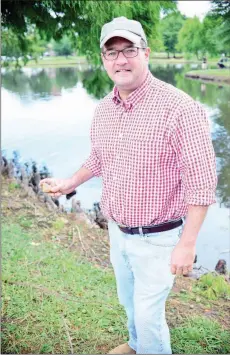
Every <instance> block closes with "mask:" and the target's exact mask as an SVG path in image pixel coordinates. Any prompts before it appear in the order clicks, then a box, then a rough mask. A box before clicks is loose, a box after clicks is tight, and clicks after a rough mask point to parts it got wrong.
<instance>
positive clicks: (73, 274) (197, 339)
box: [2, 216, 230, 354]
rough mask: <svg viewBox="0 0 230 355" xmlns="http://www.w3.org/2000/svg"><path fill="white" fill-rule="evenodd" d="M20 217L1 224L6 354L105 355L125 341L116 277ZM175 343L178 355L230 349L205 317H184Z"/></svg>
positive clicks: (226, 337)
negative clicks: (33, 228)
mask: <svg viewBox="0 0 230 355" xmlns="http://www.w3.org/2000/svg"><path fill="white" fill-rule="evenodd" d="M17 220H18V222H16V221H15V222H14V223H12V221H11V220H10V217H7V218H6V217H3V221H2V222H3V226H2V236H3V238H2V255H3V261H2V294H3V297H2V353H3V354H9V353H13V354H23V353H24V354H25V353H32V354H35V353H37V354H38V353H39V354H43V353H55V354H60V353H62V354H67V353H71V351H73V353H78V354H87V353H88V354H93V353H94V354H96V353H97V354H105V353H107V352H108V350H109V349H111V348H113V347H115V346H117V345H118V344H120V343H123V342H125V341H127V336H128V334H127V329H126V317H125V313H124V310H123V308H122V307H121V306H120V305H119V304H118V300H117V294H116V286H115V280H114V275H113V273H112V272H111V271H110V270H108V269H107V270H105V269H101V268H97V267H95V266H93V265H92V264H90V263H88V262H86V260H85V259H84V258H83V257H81V256H80V255H78V254H76V252H71V251H70V250H69V249H68V248H67V247H64V246H63V245H61V244H60V243H58V242H57V241H56V240H53V239H52V238H51V239H50V240H44V238H43V237H42V236H41V235H40V234H39V232H34V233H33V234H31V233H29V232H28V227H29V226H30V222H31V220H30V219H29V218H26V217H25V216H24V217H23V216H20V217H19V218H18V219H17ZM57 221H58V220H57ZM58 222H59V221H58ZM57 226H58V228H59V227H60V223H57ZM207 284H209V281H204V280H203V283H202V285H207ZM184 296H185V295H184ZM197 297H198V296H197ZM173 298H175V297H173ZM180 302H181V301H180ZM176 315H177V311H176V313H174V314H173V317H174V318H175V317H176ZM174 324H176V321H174ZM171 338H172V347H173V352H174V353H180V354H184V353H185V354H189V353H191V354H198V353H201V354H204V353H223V354H224V353H225V354H226V353H229V352H230V344H229V339H230V334H229V333H228V332H227V331H226V330H223V329H222V328H221V326H220V325H219V324H218V323H217V322H214V321H213V320H211V319H210V320H209V319H206V318H203V317H201V316H200V317H197V318H189V317H187V316H186V314H184V315H183V320H182V322H180V324H179V325H177V326H174V328H172V329H171Z"/></svg>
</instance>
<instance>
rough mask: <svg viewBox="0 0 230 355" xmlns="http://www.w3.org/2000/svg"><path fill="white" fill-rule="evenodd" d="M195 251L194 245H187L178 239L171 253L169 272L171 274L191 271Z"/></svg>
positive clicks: (185, 273) (186, 273) (184, 273)
mask: <svg viewBox="0 0 230 355" xmlns="http://www.w3.org/2000/svg"><path fill="white" fill-rule="evenodd" d="M195 253H196V248H195V245H192V246H191V245H189V246H188V245H186V244H183V243H181V241H180V242H179V243H178V244H177V245H176V246H175V248H174V249H173V252H172V255H171V273H172V274H173V275H175V274H176V275H188V274H189V273H190V272H191V271H192V267H193V262H194V259H195Z"/></svg>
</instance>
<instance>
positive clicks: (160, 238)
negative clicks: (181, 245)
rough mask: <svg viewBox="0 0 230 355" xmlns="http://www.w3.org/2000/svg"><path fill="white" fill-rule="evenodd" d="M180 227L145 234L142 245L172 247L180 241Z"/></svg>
mask: <svg viewBox="0 0 230 355" xmlns="http://www.w3.org/2000/svg"><path fill="white" fill-rule="evenodd" d="M181 232H182V227H180V228H175V229H172V230H169V231H165V232H160V233H150V234H145V235H144V236H143V237H142V240H143V242H144V243H147V244H150V245H154V246H157V247H164V248H165V247H169V248H170V247H174V246H176V244H177V243H178V242H179V240H180V235H181Z"/></svg>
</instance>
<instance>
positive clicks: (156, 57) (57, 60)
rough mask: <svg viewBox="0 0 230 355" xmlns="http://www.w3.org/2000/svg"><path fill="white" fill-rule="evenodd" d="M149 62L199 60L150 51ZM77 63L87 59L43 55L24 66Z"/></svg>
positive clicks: (54, 65) (173, 62)
mask: <svg viewBox="0 0 230 355" xmlns="http://www.w3.org/2000/svg"><path fill="white" fill-rule="evenodd" d="M218 60H219V58H210V59H208V63H209V64H216V63H217V62H218ZM150 63H159V64H160V63H162V64H163V63H164V64H177V63H181V64H185V63H201V61H198V60H197V58H196V57H195V56H191V58H190V59H186V58H184V57H183V58H182V56H181V54H180V53H178V54H176V58H173V57H170V58H168V55H167V53H156V52H152V53H151V54H150ZM19 64H20V65H21V66H22V67H23V66H24V63H23V62H22V61H20V62H19ZM78 64H87V60H86V58H85V57H84V56H68V57H64V56H52V57H44V58H42V59H38V60H37V61H35V60H29V61H28V63H27V64H26V67H28V68H42V67H47V68H52V67H55V68H62V67H69V66H70V67H71V66H76V65H78ZM9 65H10V67H13V66H14V65H15V63H14V62H10V63H9Z"/></svg>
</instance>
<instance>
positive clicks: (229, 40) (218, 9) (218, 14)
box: [210, 0, 230, 53]
mask: <svg viewBox="0 0 230 355" xmlns="http://www.w3.org/2000/svg"><path fill="white" fill-rule="evenodd" d="M211 3H212V8H211V12H210V15H211V16H213V17H214V18H216V19H220V20H221V22H222V24H221V25H220V27H219V29H218V31H217V35H218V38H219V40H221V43H222V45H223V46H224V48H225V49H226V52H228V53H229V48H230V3H229V1H226V0H225V1H224V0H223V1H220V0H212V2H211Z"/></svg>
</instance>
